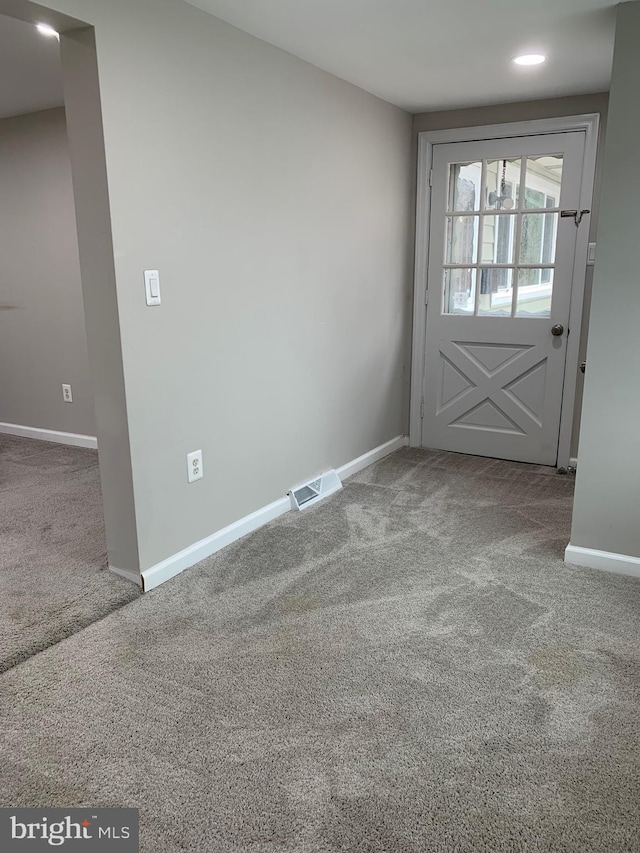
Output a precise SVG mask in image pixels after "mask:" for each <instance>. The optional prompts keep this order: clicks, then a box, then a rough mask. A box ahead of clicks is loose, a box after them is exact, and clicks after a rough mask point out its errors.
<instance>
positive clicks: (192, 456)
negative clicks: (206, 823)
mask: <svg viewBox="0 0 640 853" xmlns="http://www.w3.org/2000/svg"><path fill="white" fill-rule="evenodd" d="M187 477H188V479H189V482H190V483H194V482H195V481H196V480H201V479H202V478H203V477H204V469H203V467H202V451H201V450H194V451H193V453H187Z"/></svg>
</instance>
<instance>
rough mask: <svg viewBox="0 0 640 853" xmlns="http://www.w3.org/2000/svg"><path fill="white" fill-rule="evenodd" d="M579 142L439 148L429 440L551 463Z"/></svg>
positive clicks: (565, 137) (428, 360) (568, 136)
mask: <svg viewBox="0 0 640 853" xmlns="http://www.w3.org/2000/svg"><path fill="white" fill-rule="evenodd" d="M584 143H585V135H584V133H583V132H572V133H552V134H547V135H539V136H531V137H518V138H511V139H493V140H486V141H480V142H457V143H451V144H446V145H434V148H433V161H432V165H433V173H432V182H433V189H432V195H431V221H430V236H429V269H428V302H427V328H426V352H425V373H424V376H425V387H424V392H423V399H424V415H423V421H422V444H423V446H424V447H433V448H440V449H443V450H453V451H457V452H460V453H471V454H475V455H478V456H491V457H495V458H501V459H513V460H516V461H520V462H534V463H538V464H542V465H555V464H556V460H557V453H558V438H559V429H560V413H561V406H562V388H563V383H564V371H565V360H566V343H567V335H568V327H567V324H568V320H569V308H570V300H571V287H572V280H573V271H574V262H575V248H576V234H577V230H578V229H577V228H576V221H577V220H576V219H575V218H574V217H573V216H570V215H567V213H566V211H569V210H577V209H578V207H579V201H580V189H581V179H582V178H581V176H582V166H583V157H584ZM563 210H564V211H565V216H562V215H561V212H562V211H563ZM584 227H588V226H587V225H586V223H585V226H584ZM576 333H578V330H576Z"/></svg>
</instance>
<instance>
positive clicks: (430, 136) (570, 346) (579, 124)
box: [409, 113, 600, 468]
mask: <svg viewBox="0 0 640 853" xmlns="http://www.w3.org/2000/svg"><path fill="white" fill-rule="evenodd" d="M599 124H600V116H599V114H598V113H592V114H588V115H578V116H566V117H564V118H550V119H538V120H535V121H521V122H510V123H508V124H491V125H484V126H479V127H461V128H456V129H453V130H434V131H429V130H427V131H423V132H422V133H419V134H418V169H417V180H418V186H417V194H416V196H417V197H416V240H415V275H414V289H413V341H412V352H411V403H410V410H409V444H410V446H411V447H421V446H422V405H423V387H424V369H425V346H426V321H427V306H426V290H427V271H428V269H429V221H430V214H431V187H430V186H429V174H430V172H431V164H432V158H433V146H434V145H437V144H442V143H447V142H474V141H476V140H482V139H505V138H507V137H511V136H539V135H541V134H547V133H563V132H565V133H566V132H571V131H575V130H582V131H584V132H585V150H584V164H583V169H582V187H581V191H580V209H581V210H582V209H585V208H586V209H589V210H591V209H592V208H593V183H594V177H595V166H596V153H597V147H598V128H599ZM590 221H591V220H590V218H587V217H585V224H584V226H583V227H581V228H579V229H578V235H577V240H576V254H575V262H574V267H573V282H572V287H571V308H570V312H569V329H570V330H571V331H572V332H573V334H570V335H569V336H568V338H567V358H566V362H565V377H564V390H563V395H562V412H561V415H560V437H559V443H558V461H557V465H558V467H559V468H566V467H567V466H568V465H569V454H570V448H571V430H572V426H573V409H574V405H575V399H576V385H577V381H578V349H579V346H580V328H581V325H582V306H583V302H584V287H585V277H586V271H587V253H588V248H589V224H590Z"/></svg>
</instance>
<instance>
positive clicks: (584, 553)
mask: <svg viewBox="0 0 640 853" xmlns="http://www.w3.org/2000/svg"><path fill="white" fill-rule="evenodd" d="M564 561H565V563H569V564H570V565H572V566H586V567H587V568H589V569H600V571H602V572H614V573H615V574H619V575H631V576H632V577H635V578H640V557H630V556H628V555H627V554H614V553H613V552H611V551H598V550H597V549H595V548H581V547H580V546H579V545H572V544H571V543H569V545H567V548H566V550H565V552H564Z"/></svg>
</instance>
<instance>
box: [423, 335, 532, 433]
mask: <svg viewBox="0 0 640 853" xmlns="http://www.w3.org/2000/svg"><path fill="white" fill-rule="evenodd" d="M440 358H441V359H442V368H441V376H442V382H441V386H440V395H439V400H438V411H437V416H438V417H439V418H442V419H444V420H445V422H446V424H447V425H448V426H452V427H457V428H459V429H482V430H490V431H493V432H499V433H505V432H506V433H516V434H518V435H531V434H532V433H533V432H535V430H541V429H542V416H543V405H544V389H545V384H546V372H547V359H546V357H544V356H543V357H542V359H541V358H540V353H539V352H538V351H537V348H536V347H533V346H520V347H516V346H509V345H506V344H484V343H477V342H474V341H470V342H466V341H446V342H444V343H443V344H442V346H441V349H440Z"/></svg>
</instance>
